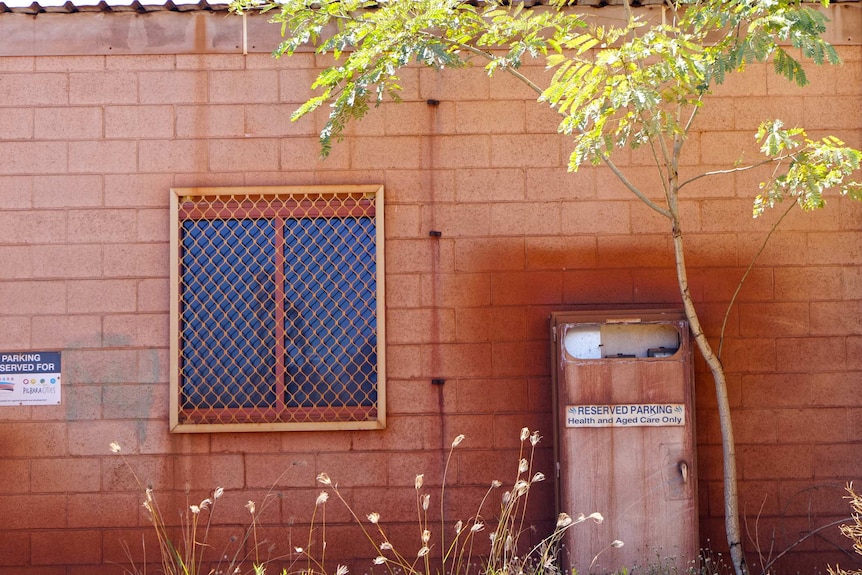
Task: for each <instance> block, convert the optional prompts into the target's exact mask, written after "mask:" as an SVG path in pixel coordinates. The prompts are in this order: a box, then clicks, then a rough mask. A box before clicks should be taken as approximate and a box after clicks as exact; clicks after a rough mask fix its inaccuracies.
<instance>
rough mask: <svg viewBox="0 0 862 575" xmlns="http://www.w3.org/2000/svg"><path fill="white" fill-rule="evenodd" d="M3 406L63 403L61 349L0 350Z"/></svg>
mask: <svg viewBox="0 0 862 575" xmlns="http://www.w3.org/2000/svg"><path fill="white" fill-rule="evenodd" d="M3 405H60V352H59V351H29V352H20V353H7V352H0V406H3Z"/></svg>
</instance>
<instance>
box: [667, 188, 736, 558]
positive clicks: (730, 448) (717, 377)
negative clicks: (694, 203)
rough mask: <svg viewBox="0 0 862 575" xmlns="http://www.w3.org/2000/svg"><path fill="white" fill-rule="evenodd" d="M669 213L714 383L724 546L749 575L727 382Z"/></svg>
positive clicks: (679, 267)
mask: <svg viewBox="0 0 862 575" xmlns="http://www.w3.org/2000/svg"><path fill="white" fill-rule="evenodd" d="M670 211H671V215H672V219H673V251H674V257H675V260H676V277H677V281H678V282H679V293H680V295H681V296H682V304H683V307H684V308H685V315H686V317H687V318H688V323H689V327H690V328H691V332H692V335H693V336H694V340H695V342H697V347H698V348H699V349H700V353H701V354H702V355H703V357H704V359H705V360H706V363H707V365H708V366H709V369H710V371H711V372H712V378H713V380H714V381H715V395H716V399H717V401H718V418H719V424H720V427H721V448H722V454H723V461H724V523H725V531H726V532H727V544H728V546H729V549H730V558H731V561H732V562H733V568H734V570H735V571H736V575H748V566H747V565H746V563H745V555H744V554H743V551H742V533H741V530H740V527H739V498H738V494H737V486H736V443H735V441H734V438H733V426H732V425H731V419H730V401H729V400H728V397H727V378H726V377H725V373H724V366H723V365H722V363H721V360H720V359H719V358H718V356H717V355H716V354H715V352H714V351H713V349H712V346H711V345H710V343H709V341H708V340H707V338H706V334H704V332H703V328H702V327H701V324H700V319H699V318H698V315H697V311H696V310H695V307H694V302H693V301H692V298H691V292H690V290H689V287H688V274H687V271H686V265H685V254H684V251H683V241H682V231H681V230H680V227H679V211H678V209H677V205H676V202H674V201H672V202H671V205H670Z"/></svg>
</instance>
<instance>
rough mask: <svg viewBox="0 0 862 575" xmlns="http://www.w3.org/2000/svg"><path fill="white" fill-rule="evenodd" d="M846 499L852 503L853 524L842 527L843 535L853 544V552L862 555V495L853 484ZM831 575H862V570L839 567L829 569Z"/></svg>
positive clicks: (849, 486)
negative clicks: (847, 569)
mask: <svg viewBox="0 0 862 575" xmlns="http://www.w3.org/2000/svg"><path fill="white" fill-rule="evenodd" d="M845 499H848V500H849V501H850V517H851V519H852V520H853V523H850V524H848V525H842V526H841V533H842V534H843V535H844V536H845V537H846V538H847V539H849V540H850V541H852V542H853V550H854V551H855V552H856V553H858V554H859V555H862V495H859V494H858V493H857V492H856V490H855V489H853V484H852V483H851V484H849V485H848V486H847V495H846V496H845ZM829 575H862V570H854V571H845V570H844V569H841V568H840V567H838V566H837V565H836V566H835V567H834V568H833V567H829Z"/></svg>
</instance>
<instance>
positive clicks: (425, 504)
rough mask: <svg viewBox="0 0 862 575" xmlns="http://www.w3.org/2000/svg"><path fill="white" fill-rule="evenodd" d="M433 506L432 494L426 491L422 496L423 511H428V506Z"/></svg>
mask: <svg viewBox="0 0 862 575" xmlns="http://www.w3.org/2000/svg"><path fill="white" fill-rule="evenodd" d="M430 506H431V495H430V494H428V493H426V494H425V495H423V496H422V511H428V507H430Z"/></svg>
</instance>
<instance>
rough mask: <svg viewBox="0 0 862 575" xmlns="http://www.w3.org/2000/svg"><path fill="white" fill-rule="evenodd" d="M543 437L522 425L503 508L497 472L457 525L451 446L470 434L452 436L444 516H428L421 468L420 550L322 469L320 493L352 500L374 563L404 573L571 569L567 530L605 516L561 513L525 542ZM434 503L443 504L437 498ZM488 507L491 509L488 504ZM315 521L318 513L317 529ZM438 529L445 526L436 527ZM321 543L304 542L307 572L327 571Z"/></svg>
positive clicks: (492, 574)
mask: <svg viewBox="0 0 862 575" xmlns="http://www.w3.org/2000/svg"><path fill="white" fill-rule="evenodd" d="M540 439H541V437H540V436H539V433H538V432H537V431H534V432H530V430H529V429H528V428H526V427H525V428H523V429H522V430H521V435H520V442H521V443H520V445H521V451H520V453H519V455H518V467H517V471H516V474H515V478H514V481H513V482H512V483H511V485H510V486H509V487H508V488H507V489H506V491H504V493H503V494H502V496H501V498H500V504H499V507H497V508H496V510H495V509H494V506H493V505H489V502H490V500H491V499H492V493H493V492H495V491H496V490H498V489H500V488H501V487H502V485H503V484H502V482H500V481H497V480H494V481H492V482H491V485H490V486H489V487H488V489H487V491H486V492H485V495H484V497H483V498H482V500H481V501H480V503H479V506H478V508H477V509H476V511H475V512H474V513H473V514H472V515H471V516H470V517H468V518H466V519H459V520H458V521H456V522H455V523H453V524H451V525H450V524H448V523H447V521H448V520H447V518H446V516H445V514H444V505H443V501H444V496H445V490H446V479H447V472H448V470H449V462H450V461H451V459H452V453H453V451H454V449H455V448H456V447H457V446H458V445H459V444H460V443H461V442H462V441H463V440H464V436H463V435H459V436H458V437H456V438H455V439H454V440H453V441H452V445H451V448H450V451H449V456H448V458H447V461H446V467H445V469H444V471H443V477H442V482H441V488H440V495H439V499H440V501H439V504H440V519H439V524H436V522H435V521H432V520H430V519H429V512H430V510H431V505H432V497H431V494H430V493H428V492H427V491H426V490H424V489H423V486H424V484H425V481H424V474H420V475H417V476H416V479H415V482H414V488H415V497H416V501H415V504H416V520H417V527H418V530H417V534H418V538H417V542H416V544H417V550H416V551H415V552H413V551H410V552H406V551H403V550H401V549H397V548H396V547H395V546H394V544H393V543H392V540H391V539H390V537H389V535H388V534H387V532H386V530H385V529H384V527H383V523H381V519H382V518H381V515H380V514H379V513H377V512H370V513H361V512H358V511H356V510H355V509H354V507H353V506H351V505H350V503H348V502H347V500H346V499H345V497H344V496H343V495H342V493H341V491H340V490H339V488H338V484H337V483H336V482H334V481H333V480H332V479H331V478H330V477H329V475H328V474H326V473H321V474H320V475H318V477H317V481H318V482H319V483H321V484H322V485H324V486H325V487H326V491H323V492H321V494H320V496H318V498H317V506H318V507H319V506H323V505H324V504H325V503H326V502H327V501H328V500H329V494H330V493H331V494H332V495H333V496H334V497H335V498H336V499H337V500H338V501H340V502H341V503H342V504H343V505H344V506H345V507H346V508H347V510H348V511H349V513H350V515H351V516H352V517H353V519H354V521H355V523H356V525H357V527H359V529H360V530H361V532H362V535H363V536H364V538H365V539H366V540H367V541H368V543H369V545H370V546H371V548H372V549H374V552H375V553H376V554H377V557H376V558H375V559H374V561H373V563H374V564H375V565H381V566H383V567H384V568H385V569H387V570H388V572H389V573H404V574H405V575H437V574H440V573H446V574H448V575H468V574H471V573H478V574H483V575H518V574H524V573H529V574H530V575H543V574H546V575H557V574H562V573H564V572H565V570H563V569H560V567H559V565H558V563H557V551H558V546H559V543H560V541H561V540H562V537H563V535H564V534H565V533H566V532H567V531H568V530H569V529H570V528H572V527H573V526H575V525H578V524H580V523H584V522H585V521H587V520H592V521H594V522H596V523H601V522H602V521H603V520H604V518H603V517H602V515H601V514H600V513H597V512H594V513H591V514H590V515H587V516H585V515H583V514H580V515H578V516H577V518H574V519H573V518H572V517H570V516H569V515H568V514H566V513H561V514H560V515H559V517H558V518H557V523H556V526H555V528H554V530H553V532H552V533H551V534H550V535H548V536H547V537H545V538H543V539H542V540H541V541H539V543H537V544H535V545H533V546H531V547H528V548H526V549H525V548H524V547H523V545H522V543H521V542H520V537H521V535H522V534H524V533H525V532H526V531H527V530H528V526H527V525H525V517H526V515H525V514H526V508H527V502H528V500H529V496H530V493H531V491H532V490H533V488H534V485H535V484H536V483H540V482H542V481H544V480H545V476H544V474H543V473H541V472H537V471H533V455H534V453H535V447H536V445H537V444H538V443H539V440H540ZM433 503H435V505H436V502H433ZM488 507H491V509H490V510H489V509H488ZM360 515H364V517H365V520H363V519H361V518H360ZM314 527H315V525H314V523H313V521H312V529H314ZM435 530H437V531H438V532H437V533H435V532H434V531H435ZM321 531H322V532H324V531H325V522H324V523H322V524H321ZM488 532H490V533H489V538H490V552H489V553H488V555H487V556H484V557H478V556H477V554H475V548H476V547H478V546H479V543H478V541H477V537H479V536H480V534H481V536H484V534H485V533H488ZM432 539H433V541H432ZM438 542H439V546H438ZM622 545H623V543H622V542H621V541H612V542H610V543H609V544H608V546H607V547H606V548H605V550H608V549H613V548H618V547H622ZM318 547H319V548H320V551H319V552H318V553H319V555H316V554H314V553H313V552H312V549H311V539H309V547H307V548H305V549H297V551H299V552H301V553H303V554H305V555H306V556H307V557H308V564H307V567H306V569H305V570H304V573H305V574H306V575H315V574H319V575H324V574H325V573H326V571H325V563H326V562H325V557H324V554H325V550H326V544H325V541H324V542H323V543H321V544H320V545H319V546H318ZM434 547H437V548H438V550H439V552H438V553H432V548H434ZM605 550H603V551H602V552H604V551H605ZM597 557H598V556H597Z"/></svg>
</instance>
